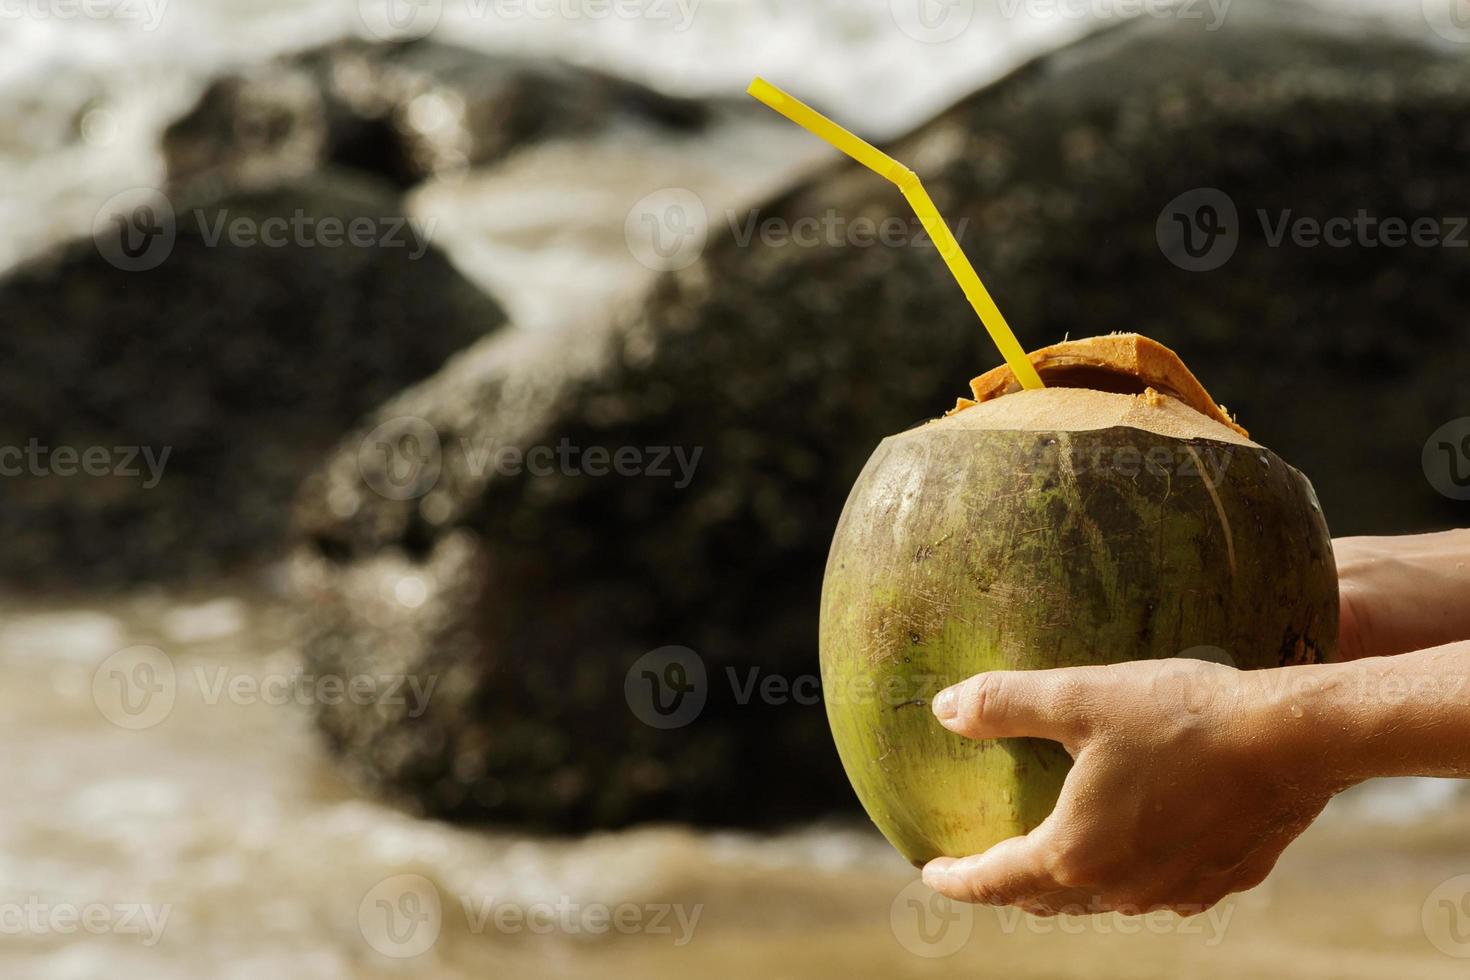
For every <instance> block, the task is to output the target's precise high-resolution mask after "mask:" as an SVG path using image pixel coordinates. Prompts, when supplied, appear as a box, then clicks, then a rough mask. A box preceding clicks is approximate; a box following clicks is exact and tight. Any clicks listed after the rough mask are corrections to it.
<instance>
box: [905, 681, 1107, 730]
mask: <svg viewBox="0 0 1470 980" xmlns="http://www.w3.org/2000/svg"><path fill="white" fill-rule="evenodd" d="M1092 677H1093V673H1092V672H1091V671H1090V670H1089V669H1088V668H1085V667H1063V668H1057V669H1054V670H995V671H990V672H989V673H985V674H976V675H975V676H974V677H971V678H970V679H969V680H965V681H961V682H960V683H958V684H956V685H954V686H953V687H948V688H945V689H944V690H943V691H940V692H939V694H937V695H936V696H935V698H934V704H933V708H934V716H935V717H936V718H938V719H939V723H940V724H942V725H943V726H944V727H945V728H948V729H949V730H950V731H952V732H955V733H956V734H959V735H964V736H965V737H966V738H1013V737H1027V736H1029V737H1032V738H1049V739H1052V740H1054V741H1057V742H1061V743H1062V744H1064V745H1068V746H1069V747H1070V744H1071V743H1072V742H1073V741H1075V740H1076V738H1077V737H1078V735H1079V734H1080V733H1081V731H1082V716H1081V711H1080V708H1081V702H1082V701H1083V700H1084V698H1083V697H1082V696H1081V695H1082V692H1083V691H1084V690H1085V689H1086V687H1088V686H1090V685H1091V684H1092V683H1093V682H1092V680H1091V678H1092Z"/></svg>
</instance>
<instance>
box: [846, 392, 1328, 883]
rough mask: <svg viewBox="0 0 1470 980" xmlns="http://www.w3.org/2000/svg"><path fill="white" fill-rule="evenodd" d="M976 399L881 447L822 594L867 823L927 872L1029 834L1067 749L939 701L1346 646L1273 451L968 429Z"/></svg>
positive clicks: (1307, 499)
mask: <svg viewBox="0 0 1470 980" xmlns="http://www.w3.org/2000/svg"><path fill="white" fill-rule="evenodd" d="M1011 397H1014V396H1011ZM1108 397H1116V398H1126V397H1129V396H1126V395H1117V396H1108ZM1181 410H1183V409H1181ZM971 411H973V410H971ZM1183 411H1189V410H1183ZM966 414H967V413H965V412H961V413H959V414H958V415H956V416H953V417H951V418H947V419H942V420H939V421H936V422H933V423H930V424H928V425H925V426H922V427H920V428H917V429H912V430H910V431H908V432H904V433H901V434H899V435H895V436H891V437H889V438H888V439H885V440H884V441H883V442H882V443H881V444H880V445H879V446H878V449H877V450H876V451H875V452H874V453H873V456H872V457H871V459H869V461H868V464H867V466H866V467H865V468H864V470H863V472H862V474H861V475H860V476H859V477H858V480H857V483H856V484H855V485H854V486H853V489H852V492H851V494H850V496H849V497H848V501H847V505H846V507H845V509H844V511H843V514H842V517H841V520H840V521H839V523H838V526H837V531H836V534H835V536H834V538H833V542H832V550H831V553H830V556H829V558H828V563H827V571H826V578H825V581H824V584H823V590H822V610H821V660H822V684H823V693H824V698H825V700H826V704H827V715H828V719H829V721H830V722H831V726H832V733H833V737H834V739H835V741H836V743H837V749H838V752H839V754H840V755H841V757H842V763H843V766H844V767H845V769H846V771H847V775H848V778H849V779H850V780H851V782H852V785H853V788H854V789H855V790H856V791H857V794H858V797H859V798H860V799H861V801H862V803H863V806H864V807H865V808H866V809H867V812H868V814H869V816H870V817H871V818H872V819H873V822H874V823H875V824H877V825H878V828H879V829H880V830H882V832H883V834H884V835H885V836H886V837H887V838H888V840H889V841H890V842H891V843H892V844H893V845H894V847H896V848H897V849H898V850H899V851H900V852H901V853H902V854H903V856H904V857H906V858H907V859H908V860H909V861H911V862H913V864H914V865H916V866H919V867H922V866H923V865H924V864H925V863H926V862H927V861H929V860H930V859H931V858H934V857H939V856H942V855H949V856H961V855H966V854H974V853H979V852H981V851H984V850H986V849H987V848H989V847H990V846H992V845H994V844H996V843H998V842H999V841H1002V840H1004V839H1006V838H1009V837H1014V836H1016V835H1019V834H1025V833H1028V832H1029V831H1031V830H1032V829H1033V828H1035V827H1036V826H1037V824H1039V823H1040V822H1041V821H1042V820H1043V819H1044V818H1045V817H1046V816H1047V815H1048V814H1049V813H1050V812H1051V811H1052V808H1053V807H1054V806H1055V804H1056V802H1057V797H1058V794H1059V793H1060V791H1061V787H1062V782H1063V780H1064V779H1065V778H1066V775H1067V771H1068V770H1069V769H1070V768H1071V764H1072V760H1071V758H1070V757H1069V756H1068V754H1067V753H1066V751H1065V750H1063V748H1062V747H1061V746H1060V745H1059V744H1057V743H1055V742H1049V741H1045V740H1040V739H994V740H978V741H977V740H972V739H967V738H962V737H961V736H959V735H955V734H952V733H950V732H948V731H946V730H945V729H943V728H942V727H940V726H939V724H938V723H937V722H936V721H935V719H934V718H933V716H932V715H931V713H930V709H929V702H930V700H931V699H932V697H933V696H934V695H935V694H937V693H938V692H939V691H940V690H942V689H943V688H944V687H947V686H948V685H950V684H954V683H956V682H958V681H961V680H964V679H965V678H967V677H970V676H972V675H974V674H977V673H980V672H983V671H990V670H1018V669H1037V668H1047V667H1069V666H1077V665H1086V664H1109V663H1119V662H1123V661H1128V660H1141V659H1159V658H1169V657H1181V656H1183V657H1187V658H1188V657H1193V658H1196V659H1207V660H1214V661H1217V662H1226V663H1232V664H1233V665H1234V666H1236V667H1239V668H1242V669H1253V668H1267V667H1278V666H1283V665H1288V664H1300V663H1312V662H1321V661H1322V660H1323V658H1324V655H1326V654H1327V653H1328V652H1329V651H1331V650H1333V649H1334V648H1335V646H1336V640H1337V614H1338V597H1337V577H1336V571H1335V565H1334V562H1333V556H1332V545H1331V539H1330V537H1329V534H1328V530H1327V524H1326V521H1325V520H1324V519H1323V516H1322V512H1321V507H1320V505H1319V504H1318V502H1317V496H1316V494H1315V492H1314V491H1313V490H1312V486H1311V484H1310V483H1309V482H1308V481H1307V479H1306V478H1305V477H1304V476H1303V475H1302V474H1301V473H1299V472H1298V471H1297V470H1295V469H1293V468H1292V467H1291V466H1289V465H1287V464H1286V463H1284V462H1283V461H1282V460H1281V459H1280V458H1279V457H1277V456H1276V455H1275V454H1273V453H1272V452H1271V451H1270V450H1268V449H1265V448H1262V447H1259V446H1256V445H1255V444H1254V443H1250V442H1248V441H1246V440H1243V439H1242V440H1238V441H1233V442H1232V441H1223V440H1217V439H1210V438H1180V437H1177V436H1173V435H1165V434H1160V433H1158V432H1152V431H1147V430H1145V429H1142V428H1135V427H1132V426H1128V425H1117V426H1111V427H1107V428H1102V429H1093V430H1087V431H1046V430H1045V429H1041V430H1035V429H1032V430H1015V429H1003V428H1002V429H988V428H972V427H966V426H965V425H963V424H959V423H958V422H957V420H962V419H963V418H964V416H965V415H966ZM1209 425H1210V426H1213V425H1215V423H1213V422H1210V423H1209ZM1181 676H1182V677H1186V678H1187V677H1188V674H1181ZM1139 764H1140V765H1141V766H1147V764H1148V763H1147V760H1140V763H1139Z"/></svg>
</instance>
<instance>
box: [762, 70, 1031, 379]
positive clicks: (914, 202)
mask: <svg viewBox="0 0 1470 980" xmlns="http://www.w3.org/2000/svg"><path fill="white" fill-rule="evenodd" d="M746 91H747V92H748V93H749V94H750V95H752V96H753V97H755V98H756V99H757V100H759V101H761V102H763V103H765V104H766V105H767V106H770V107H771V108H772V109H774V110H776V111H777V112H779V113H780V114H781V115H783V116H785V117H786V118H787V119H790V120H791V121H792V122H794V123H796V124H797V125H798V126H800V127H802V128H803V129H805V130H807V131H808V132H810V133H813V134H815V135H817V136H820V137H821V138H822V139H824V140H826V141H827V142H828V143H831V144H832V145H833V146H835V147H837V149H839V150H841V151H842V152H843V153H846V154H847V155H848V156H850V157H852V158H853V159H854V160H856V161H857V162H858V163H861V164H862V165H863V166H865V167H867V168H868V169H869V170H871V171H873V172H874V173H876V174H877V175H878V176H880V177H882V178H884V179H885V180H888V181H890V182H891V183H893V184H896V185H897V186H898V189H899V191H900V192H901V193H902V194H903V196H904V199H905V200H907V201H908V202H909V206H910V207H912V208H913V209H914V213H915V214H916V215H918V216H919V223H920V224H922V225H923V226H924V230H925V231H927V232H928V233H929V237H930V238H931V239H933V241H934V244H935V245H936V246H937V247H938V248H939V255H940V257H941V258H943V259H944V263H945V265H947V266H949V271H950V273H951V274H952V275H953V276H954V277H955V281H956V282H958V283H959V284H960V289H962V290H964V293H965V298H966V299H968V300H969V301H970V305H971V306H972V307H974V308H975V312H976V314H978V315H979V317H980V322H981V323H982V324H984V326H985V330H986V332H987V333H989V334H990V339H991V340H993V341H995V346H996V347H998V348H1000V353H1001V356H1002V357H1004V358H1005V360H1006V364H1008V365H1009V366H1010V369H1011V373H1012V374H1013V375H1015V376H1016V380H1017V381H1019V382H1020V383H1021V386H1022V387H1023V388H1041V387H1044V385H1042V383H1041V376H1040V375H1039V374H1037V373H1036V368H1035V367H1033V366H1032V364H1031V361H1030V360H1029V359H1028V358H1027V357H1026V352H1025V350H1023V349H1022V348H1021V344H1020V342H1019V341H1017V340H1016V335H1015V334H1014V333H1012V332H1011V328H1010V325H1009V324H1007V323H1006V318H1005V317H1004V316H1002V315H1001V312H1000V307H998V306H996V305H995V300H994V299H992V298H991V297H990V291H989V290H988V289H986V288H985V284H984V283H983V282H981V281H980V276H979V275H977V274H976V272H975V267H974V266H972V265H971V264H970V260H969V259H967V258H966V257H965V253H964V251H963V250H961V248H960V243H959V242H958V241H956V240H955V237H954V235H953V234H952V233H951V232H950V230H949V225H947V224H945V223H944V219H943V218H942V217H940V215H939V210H938V209H937V208H936V207H935V206H934V202H933V201H932V200H930V199H929V192H928V191H926V190H924V185H923V184H922V183H920V182H919V176H918V174H916V173H914V172H913V171H912V170H910V169H909V168H908V167H905V166H904V165H903V164H901V163H899V162H898V161H897V160H895V159H893V157H891V156H889V155H888V154H886V153H884V152H883V151H882V150H880V149H878V148H877V147H876V146H873V145H872V144H871V143H868V142H867V141H865V140H862V139H860V138H858V137H857V136H854V135H853V134H852V133H849V132H848V131H847V130H845V129H843V128H842V127H841V126H839V125H837V124H836V123H835V122H833V121H832V120H830V119H828V118H827V117H826V116H824V115H822V114H821V113H820V112H818V111H816V110H815V109H813V108H812V107H811V106H809V105H806V104H805V103H803V102H801V101H800V100H798V99H794V98H792V97H791V96H789V95H787V94H786V93H785V92H783V91H781V90H780V89H778V88H777V87H776V86H774V85H772V84H771V83H770V82H768V81H766V80H765V79H763V78H759V77H757V78H756V79H754V80H753V81H752V82H751V83H750V88H748V89H746Z"/></svg>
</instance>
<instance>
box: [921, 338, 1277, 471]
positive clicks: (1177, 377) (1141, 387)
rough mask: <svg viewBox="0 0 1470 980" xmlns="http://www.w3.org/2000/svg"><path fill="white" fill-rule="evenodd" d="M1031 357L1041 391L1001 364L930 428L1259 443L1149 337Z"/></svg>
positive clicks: (1080, 344) (1067, 345)
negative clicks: (1115, 430) (1131, 432)
mask: <svg viewBox="0 0 1470 980" xmlns="http://www.w3.org/2000/svg"><path fill="white" fill-rule="evenodd" d="M1029 357H1030V359H1031V363H1032V364H1033V365H1035V367H1036V370H1037V373H1038V374H1040V375H1041V378H1042V381H1044V382H1045V383H1046V387H1045V388H1043V389H1037V390H1031V389H1023V388H1022V387H1021V386H1020V385H1019V384H1018V383H1017V382H1016V380H1015V378H1014V377H1013V376H1012V374H1011V371H1010V368H1008V367H998V368H996V369H995V370H993V371H988V372H986V373H985V374H982V375H981V376H980V377H978V378H975V379H974V380H973V381H971V382H970V388H971V390H972V391H973V392H974V394H975V397H974V399H973V400H972V399H968V398H961V399H959V400H958V401H957V402H956V403H955V407H954V408H953V409H951V410H950V411H949V412H948V413H947V414H946V416H945V418H943V419H941V420H937V421H936V423H935V424H942V425H944V426H945V427H946V428H951V427H952V428H957V429H1023V430H1033V431H1039V430H1053V431H1085V430H1091V429H1106V428H1110V427H1112V426H1115V425H1126V426H1130V427H1132V428H1136V429H1143V430H1144V431H1147V432H1153V433H1156V434H1158V435H1164V436H1171V437H1174V438H1179V439H1194V438H1197V439H1215V440H1218V441H1221V442H1229V443H1234V444H1236V445H1243V446H1255V445H1256V443H1254V442H1252V441H1251V440H1250V437H1249V433H1247V432H1246V431H1245V429H1243V428H1241V427H1240V426H1239V425H1238V424H1236V422H1235V420H1234V419H1232V418H1231V417H1230V414H1229V413H1228V412H1227V411H1226V410H1225V409H1224V408H1223V407H1222V406H1220V405H1217V404H1215V401H1214V399H1212V398H1211V397H1210V394H1209V392H1207V391H1206V390H1205V388H1204V386H1203V385H1202V384H1200V383H1199V380H1198V379H1197V378H1195V376H1194V375H1193V374H1192V373H1191V372H1190V370H1189V368H1187V367H1185V366H1184V362H1183V361H1182V360H1180V359H1179V355H1178V354H1176V353H1174V352H1173V351H1172V350H1170V349H1169V348H1167V347H1165V346H1164V345H1163V344H1160V343H1158V342H1157V341H1154V340H1150V339H1149V338H1147V337H1144V336H1141V335H1139V334H1111V335H1109V336H1106V337H1089V338H1086V339H1084V340H1072V341H1066V342H1064V343H1060V344H1054V345H1052V346H1051V347H1044V348H1042V349H1041V350H1038V351H1034V352H1033V353H1031V354H1030V355H1029Z"/></svg>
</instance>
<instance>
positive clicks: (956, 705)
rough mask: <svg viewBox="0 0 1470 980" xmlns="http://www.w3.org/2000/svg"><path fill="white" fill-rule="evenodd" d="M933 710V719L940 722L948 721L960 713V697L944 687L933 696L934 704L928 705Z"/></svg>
mask: <svg viewBox="0 0 1470 980" xmlns="http://www.w3.org/2000/svg"><path fill="white" fill-rule="evenodd" d="M930 707H931V708H933V709H934V717H936V718H938V719H939V720H940V721H949V720H950V719H951V718H953V717H954V716H955V715H957V714H959V713H960V695H959V692H958V691H956V690H955V689H954V688H952V687H946V688H945V689H944V690H942V691H940V692H939V693H938V694H936V695H934V703H933V704H932V705H930Z"/></svg>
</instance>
